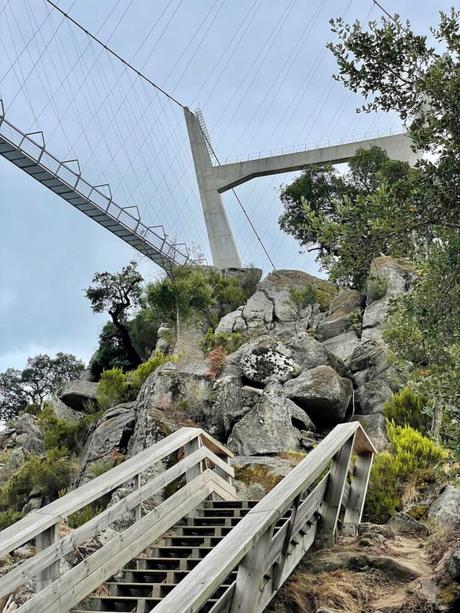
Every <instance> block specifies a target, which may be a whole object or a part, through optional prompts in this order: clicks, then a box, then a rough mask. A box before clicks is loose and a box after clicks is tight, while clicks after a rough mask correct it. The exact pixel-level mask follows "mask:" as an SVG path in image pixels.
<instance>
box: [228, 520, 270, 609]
mask: <svg viewBox="0 0 460 613" xmlns="http://www.w3.org/2000/svg"><path fill="white" fill-rule="evenodd" d="M274 527H275V526H274V524H273V525H272V526H270V527H269V528H268V530H267V531H266V532H265V534H263V535H262V536H261V537H260V538H259V539H258V540H257V542H256V543H255V544H254V546H253V548H252V549H251V550H250V551H248V553H247V554H246V555H245V556H244V558H243V559H242V560H241V562H240V565H239V567H238V574H237V577H236V586H235V592H234V594H233V600H232V604H231V606H230V613H247V612H248V611H257V610H258V604H259V599H260V593H261V590H262V587H263V580H264V575H265V568H266V562H267V555H268V553H269V551H270V547H271V544H272V538H273V530H274Z"/></svg>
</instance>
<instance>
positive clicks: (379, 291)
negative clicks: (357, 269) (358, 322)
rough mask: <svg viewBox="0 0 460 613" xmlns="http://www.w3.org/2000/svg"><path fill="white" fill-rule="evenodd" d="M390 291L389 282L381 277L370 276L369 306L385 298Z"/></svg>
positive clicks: (367, 289)
mask: <svg viewBox="0 0 460 613" xmlns="http://www.w3.org/2000/svg"><path fill="white" fill-rule="evenodd" d="M387 290H388V281H387V280H386V279H385V278H384V277H381V276H379V275H376V274H370V275H369V277H368V278H367V288H366V296H367V304H371V302H375V301H376V300H380V298H383V297H384V296H385V294H386V293H387Z"/></svg>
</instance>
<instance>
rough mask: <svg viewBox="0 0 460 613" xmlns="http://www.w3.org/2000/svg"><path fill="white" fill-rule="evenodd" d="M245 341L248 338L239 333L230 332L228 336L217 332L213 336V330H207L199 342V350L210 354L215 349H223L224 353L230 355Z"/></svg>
mask: <svg viewBox="0 0 460 613" xmlns="http://www.w3.org/2000/svg"><path fill="white" fill-rule="evenodd" d="M247 339H248V337H247V336H246V335H245V334H241V332H231V333H230V334H226V333H225V332H219V333H217V334H215V333H214V331H213V329H212V328H209V329H208V331H207V332H206V334H205V336H204V337H203V340H202V341H201V348H202V349H203V351H205V352H206V353H210V352H211V351H212V350H213V349H216V348H217V347H223V349H225V352H226V353H227V354H230V353H233V352H234V351H236V350H237V349H239V348H240V347H241V345H243V344H244V343H245V342H246V341H247Z"/></svg>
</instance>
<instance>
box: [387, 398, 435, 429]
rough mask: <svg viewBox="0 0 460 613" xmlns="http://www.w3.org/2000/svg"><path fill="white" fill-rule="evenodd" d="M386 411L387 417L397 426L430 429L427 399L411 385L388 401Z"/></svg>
mask: <svg viewBox="0 0 460 613" xmlns="http://www.w3.org/2000/svg"><path fill="white" fill-rule="evenodd" d="M384 411H385V417H387V418H388V419H389V420H390V421H393V422H394V423H395V424H396V425H397V426H411V427H412V428H415V429H416V430H419V431H420V432H424V433H426V432H428V431H429V429H430V425H431V419H430V417H429V415H428V414H427V412H426V401H425V399H424V398H422V397H420V396H417V394H415V392H414V391H413V390H411V389H410V388H409V387H405V388H403V389H402V390H401V391H400V392H399V393H398V394H395V395H394V396H393V398H392V399H391V400H390V401H388V402H386V403H385V407H384Z"/></svg>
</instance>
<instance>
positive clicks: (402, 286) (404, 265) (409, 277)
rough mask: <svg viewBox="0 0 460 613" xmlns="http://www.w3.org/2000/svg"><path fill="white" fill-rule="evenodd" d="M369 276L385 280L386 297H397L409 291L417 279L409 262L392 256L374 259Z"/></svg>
mask: <svg viewBox="0 0 460 613" xmlns="http://www.w3.org/2000/svg"><path fill="white" fill-rule="evenodd" d="M369 274H371V275H376V276H378V277H380V278H382V279H385V281H386V283H387V291H386V297H388V296H397V295H398V294H401V293H403V292H407V291H409V289H410V288H411V286H412V285H413V283H414V281H415V280H416V278H417V273H416V271H415V268H414V266H413V264H412V263H411V262H409V260H406V259H405V258H392V257H390V256H380V257H378V258H374V259H373V260H372V262H371V265H370V270H369Z"/></svg>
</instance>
